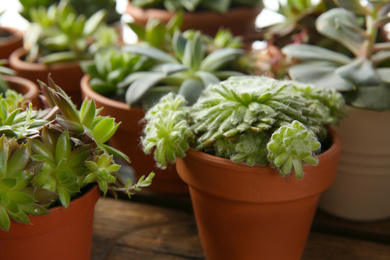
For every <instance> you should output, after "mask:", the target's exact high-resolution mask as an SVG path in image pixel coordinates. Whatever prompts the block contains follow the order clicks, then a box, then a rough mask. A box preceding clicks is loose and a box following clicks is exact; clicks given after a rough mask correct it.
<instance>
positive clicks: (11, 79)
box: [3, 75, 42, 108]
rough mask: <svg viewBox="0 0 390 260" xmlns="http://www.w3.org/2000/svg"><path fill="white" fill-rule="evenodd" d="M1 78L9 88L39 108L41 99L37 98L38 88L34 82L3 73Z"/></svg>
mask: <svg viewBox="0 0 390 260" xmlns="http://www.w3.org/2000/svg"><path fill="white" fill-rule="evenodd" d="M3 78H4V79H5V81H6V82H7V83H8V84H9V87H10V88H11V89H13V90H15V91H16V92H18V93H20V94H22V95H24V96H25V98H26V100H29V101H30V102H31V103H33V105H34V107H35V108H40V107H41V106H42V103H41V100H40V99H39V93H40V90H39V88H38V86H37V85H36V84H35V83H34V82H32V81H31V80H28V79H25V78H21V77H17V76H8V75H3Z"/></svg>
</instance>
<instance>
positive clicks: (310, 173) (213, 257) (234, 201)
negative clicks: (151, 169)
mask: <svg viewBox="0 0 390 260" xmlns="http://www.w3.org/2000/svg"><path fill="white" fill-rule="evenodd" d="M330 133H331V135H332V140H333V144H332V146H331V147H330V148H329V149H328V150H327V151H325V152H324V153H322V154H320V155H319V164H318V165H317V166H312V165H304V167H303V169H304V172H305V175H304V176H303V178H302V179H301V180H298V179H296V177H295V175H294V173H292V174H290V175H288V176H287V177H284V178H283V177H281V176H280V175H279V172H278V171H277V170H275V169H273V168H271V167H269V166H267V167H261V166H253V167H250V166H246V165H244V164H235V163H233V162H231V161H230V160H227V159H224V158H220V157H216V156H213V155H209V154H206V153H203V152H199V151H196V150H195V149H193V148H191V149H190V150H189V151H188V153H187V155H186V157H184V158H182V159H178V160H177V162H176V167H177V170H178V173H179V176H180V177H181V178H182V179H183V180H184V181H185V182H186V183H187V184H188V185H189V188H190V195H191V200H192V204H193V207H194V212H195V218H196V223H197V227H198V230H199V235H200V239H201V242H202V247H203V250H204V251H205V254H206V258H207V259H208V260H219V259H221V260H226V259H240V260H252V259H253V260H258V259H278V260H279V259H283V260H299V259H300V258H301V256H302V252H303V250H304V247H305V243H306V240H307V236H308V234H309V232H310V227H311V224H312V220H313V217H314V214H315V212H316V209H317V205H318V202H319V199H320V195H321V193H322V192H323V191H324V190H326V189H327V188H328V187H329V186H330V185H331V184H332V182H333V181H334V179H335V178H336V172H337V163H338V158H339V154H340V149H341V141H340V138H339V137H338V135H337V134H336V133H335V132H334V131H333V130H330Z"/></svg>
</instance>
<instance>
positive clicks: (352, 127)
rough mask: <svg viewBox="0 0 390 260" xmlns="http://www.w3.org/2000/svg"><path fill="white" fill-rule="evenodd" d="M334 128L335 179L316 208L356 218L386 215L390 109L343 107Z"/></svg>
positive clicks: (389, 177)
mask: <svg viewBox="0 0 390 260" xmlns="http://www.w3.org/2000/svg"><path fill="white" fill-rule="evenodd" d="M347 114H348V118H346V119H344V120H343V121H342V122H341V124H340V125H339V126H337V127H335V129H336V130H337V131H338V132H339V134H340V137H341V140H342V150H341V155H340V163H339V169H338V173H337V177H336V181H335V182H334V183H333V185H332V186H331V187H330V188H329V189H328V190H327V191H325V192H324V193H323V195H322V197H321V201H320V205H319V207H320V209H322V210H324V211H325V212H328V213H330V214H332V215H335V216H338V217H342V218H346V219H350V220H357V221H375V220H381V219H386V218H390V203H389V198H390V111H383V112H378V111H370V110H365V109H358V108H353V107H348V108H347Z"/></svg>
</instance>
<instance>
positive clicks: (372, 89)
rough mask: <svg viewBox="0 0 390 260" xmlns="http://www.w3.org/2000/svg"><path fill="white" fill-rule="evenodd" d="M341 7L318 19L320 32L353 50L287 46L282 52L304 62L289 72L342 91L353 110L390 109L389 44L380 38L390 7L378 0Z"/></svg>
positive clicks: (342, 0) (347, 0)
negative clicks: (341, 50)
mask: <svg viewBox="0 0 390 260" xmlns="http://www.w3.org/2000/svg"><path fill="white" fill-rule="evenodd" d="M336 3H337V4H339V5H340V6H341V7H340V8H334V9H331V10H329V11H327V12H325V13H323V14H322V15H321V16H319V17H318V19H317V20H316V28H317V30H318V31H319V32H320V33H321V34H323V35H324V36H326V37H328V38H330V39H332V40H335V41H337V42H338V43H340V44H341V45H343V46H344V47H345V48H346V49H347V50H348V52H346V53H343V52H336V51H333V50H329V49H326V48H323V47H319V46H314V45H308V44H296V45H288V46H286V47H285V48H283V52H284V53H285V54H286V55H288V56H290V57H292V58H295V59H298V60H299V61H301V62H300V63H299V64H297V65H294V66H292V67H290V68H289V74H290V76H291V77H292V78H293V79H296V80H298V81H302V82H307V83H312V84H314V85H316V86H318V87H321V88H333V89H336V90H338V91H340V92H342V93H343V94H344V97H345V99H346V102H347V103H348V104H350V105H352V106H355V107H361V108H367V109H374V110H385V109H386V110H389V109H390V68H389V62H390V43H389V42H388V41H383V40H381V38H382V39H383V37H382V35H381V32H382V30H383V28H384V26H385V25H386V24H387V23H388V21H389V19H388V15H389V10H390V3H389V2H388V1H375V0H368V3H369V4H368V5H366V6H363V5H362V4H361V3H360V1H357V0H354V1H350V0H338V1H336ZM362 22H364V23H362Z"/></svg>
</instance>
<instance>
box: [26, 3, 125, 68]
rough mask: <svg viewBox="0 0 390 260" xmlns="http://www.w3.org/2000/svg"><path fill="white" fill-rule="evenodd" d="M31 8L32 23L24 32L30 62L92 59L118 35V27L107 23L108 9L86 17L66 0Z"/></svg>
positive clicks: (27, 57)
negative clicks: (112, 26) (115, 27)
mask: <svg viewBox="0 0 390 260" xmlns="http://www.w3.org/2000/svg"><path fill="white" fill-rule="evenodd" d="M29 12H30V16H31V22H32V23H31V25H30V27H29V28H28V30H27V31H26V34H25V36H24V47H25V49H26V50H27V51H28V54H27V56H26V61H28V62H40V63H45V64H53V63H60V62H70V61H79V60H85V59H90V58H92V57H93V53H95V52H96V51H98V50H99V49H102V48H105V47H107V46H111V45H112V44H114V43H115V42H116V41H117V39H118V35H117V32H116V31H115V29H114V28H110V27H108V26H107V25H106V24H105V18H106V11H105V10H100V11H97V12H96V13H94V14H93V15H91V16H90V17H89V18H87V17H86V16H85V15H82V14H81V15H79V14H78V13H77V12H76V11H75V10H74V8H73V7H72V6H71V5H70V4H69V3H68V2H67V1H60V2H59V3H58V4H57V3H55V4H52V5H50V6H49V7H47V8H45V7H44V6H39V7H35V8H31V9H30V10H29Z"/></svg>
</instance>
